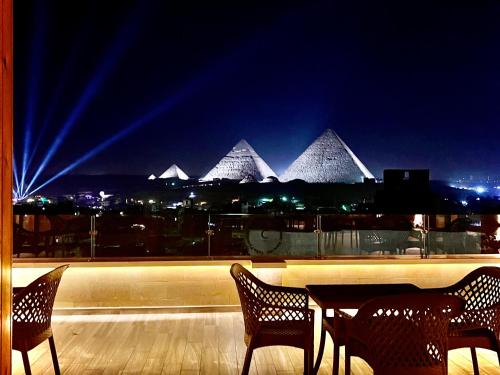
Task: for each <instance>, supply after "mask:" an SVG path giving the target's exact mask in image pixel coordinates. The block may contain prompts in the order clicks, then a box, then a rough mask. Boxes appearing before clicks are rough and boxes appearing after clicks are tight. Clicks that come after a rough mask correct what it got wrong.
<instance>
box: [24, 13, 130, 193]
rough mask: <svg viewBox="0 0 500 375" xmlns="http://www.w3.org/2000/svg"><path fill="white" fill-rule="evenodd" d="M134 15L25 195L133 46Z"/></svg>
mask: <svg viewBox="0 0 500 375" xmlns="http://www.w3.org/2000/svg"><path fill="white" fill-rule="evenodd" d="M132 13H133V15H134V17H133V19H134V20H135V22H133V23H132V24H131V25H130V26H128V27H122V29H121V30H120V32H119V33H118V35H117V37H116V38H115V40H114V43H113V45H112V47H111V48H110V49H108V50H107V53H106V55H105V57H104V59H103V62H102V63H101V64H100V66H99V68H98V69H97V72H96V73H95V75H94V76H93V79H92V80H91V81H90V82H89V84H88V85H87V86H86V87H85V90H84V91H83V94H82V95H81V96H80V99H79V100H78V103H77V105H76V106H75V108H74V109H73V111H72V112H71V113H70V115H69V116H68V118H67V119H66V121H65V122H64V125H63V127H62V128H61V129H60V131H59V132H58V134H57V136H56V138H55V139H54V142H53V143H52V145H51V146H50V148H49V150H48V151H47V153H46V155H45V158H44V159H43V160H42V162H41V163H40V165H39V166H38V169H37V170H36V172H35V174H34V175H33V177H32V178H31V181H30V183H29V184H28V186H27V188H26V190H25V194H27V192H28V191H29V189H30V188H31V187H32V186H33V184H34V183H35V181H36V180H37V178H38V177H39V176H40V174H41V173H42V172H43V170H44V169H45V168H46V166H47V164H48V163H49V162H50V160H51V159H52V157H53V156H54V154H55V153H56V152H57V150H58V149H59V147H61V145H62V143H63V141H64V139H65V138H66V136H67V135H68V133H69V132H70V130H71V129H72V128H73V126H74V125H75V123H76V122H77V120H78V119H79V117H80V116H81V114H82V113H83V112H84V110H85V109H86V108H87V106H88V105H89V104H90V102H91V101H92V99H94V98H95V96H96V94H97V92H98V91H99V89H100V88H101V86H102V84H103V82H104V80H105V79H106V78H107V77H108V76H109V75H110V73H111V72H112V70H113V68H114V67H115V66H116V64H117V63H118V60H119V59H120V58H121V57H122V56H123V55H124V53H125V50H126V49H127V47H129V46H130V45H131V43H130V41H131V40H132V39H133V38H132V37H133V36H134V35H135V34H136V32H137V30H138V28H139V22H138V21H139V17H138V16H137V14H136V13H135V12H132Z"/></svg>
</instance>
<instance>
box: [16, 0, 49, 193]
mask: <svg viewBox="0 0 500 375" xmlns="http://www.w3.org/2000/svg"><path fill="white" fill-rule="evenodd" d="M46 19H47V12H46V7H44V6H43V5H41V4H40V1H37V2H36V5H35V27H34V36H33V40H32V43H31V48H30V50H31V51H32V54H31V58H30V68H29V72H30V73H29V74H30V76H29V77H28V96H27V99H28V102H27V103H26V118H25V123H24V142H23V154H22V167H21V182H20V190H21V191H22V190H23V188H24V182H25V179H26V172H27V169H28V160H29V149H30V146H31V137H32V133H33V121H34V118H35V113H36V111H37V107H38V95H39V86H40V76H41V74H40V72H41V69H42V64H43V56H44V48H42V47H43V40H44V39H45V32H46V24H45V21H46Z"/></svg>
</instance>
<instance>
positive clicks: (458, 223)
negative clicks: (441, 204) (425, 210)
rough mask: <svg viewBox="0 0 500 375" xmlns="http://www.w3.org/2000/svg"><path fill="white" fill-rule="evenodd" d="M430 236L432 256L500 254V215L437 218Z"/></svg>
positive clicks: (441, 216) (431, 228)
mask: <svg viewBox="0 0 500 375" xmlns="http://www.w3.org/2000/svg"><path fill="white" fill-rule="evenodd" d="M436 216H437V218H436V220H435V223H434V225H432V224H431V227H430V230H429V233H428V250H429V254H430V255H431V256H432V255H442V254H445V255H454V254H498V253H499V251H500V215H496V214H486V215H436Z"/></svg>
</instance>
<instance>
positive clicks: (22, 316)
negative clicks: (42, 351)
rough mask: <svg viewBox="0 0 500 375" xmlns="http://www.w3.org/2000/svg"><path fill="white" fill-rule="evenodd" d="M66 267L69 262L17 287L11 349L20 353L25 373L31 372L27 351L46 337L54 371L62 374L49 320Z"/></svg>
mask: <svg viewBox="0 0 500 375" xmlns="http://www.w3.org/2000/svg"><path fill="white" fill-rule="evenodd" d="M66 268H68V265H64V266H61V267H58V268H56V269H54V270H52V271H50V272H49V273H46V274H45V275H43V276H41V277H39V278H38V279H36V280H35V281H33V282H32V283H31V284H29V285H28V286H27V287H25V288H15V291H14V297H13V302H12V328H13V329H12V348H13V349H14V350H19V351H20V352H21V354H22V357H23V363H24V371H25V372H26V375H31V368H30V363H29V359H28V351H29V350H31V349H33V348H34V347H36V346H38V345H39V344H41V343H42V342H43V341H45V340H47V339H48V340H49V345H50V352H51V354H52V361H53V363H54V371H55V373H56V374H60V370H59V363H58V361H57V352H56V347H55V344H54V337H53V335H52V328H51V324H50V323H51V317H52V307H53V305H54V299H55V297H56V292H57V287H58V286H59V282H60V281H61V277H62V274H63V272H64V271H65V270H66Z"/></svg>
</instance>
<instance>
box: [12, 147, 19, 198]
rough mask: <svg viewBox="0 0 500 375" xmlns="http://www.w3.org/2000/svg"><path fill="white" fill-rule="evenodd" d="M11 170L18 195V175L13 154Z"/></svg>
mask: <svg viewBox="0 0 500 375" xmlns="http://www.w3.org/2000/svg"><path fill="white" fill-rule="evenodd" d="M12 170H13V171H14V183H15V185H16V193H17V195H19V177H18V175H17V163H16V157H15V156H14V155H13V156H12Z"/></svg>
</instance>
